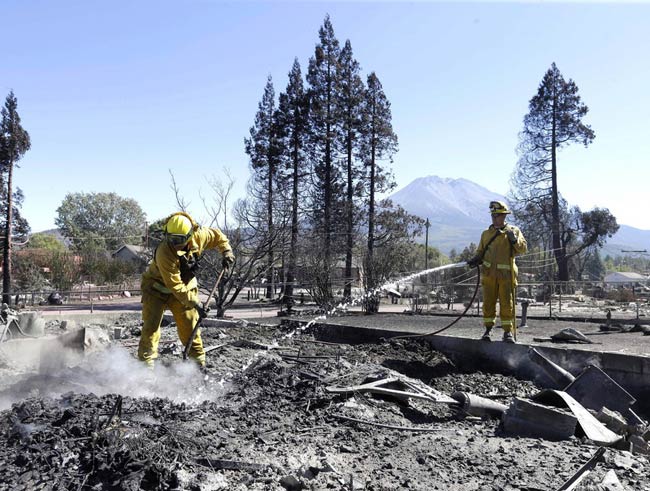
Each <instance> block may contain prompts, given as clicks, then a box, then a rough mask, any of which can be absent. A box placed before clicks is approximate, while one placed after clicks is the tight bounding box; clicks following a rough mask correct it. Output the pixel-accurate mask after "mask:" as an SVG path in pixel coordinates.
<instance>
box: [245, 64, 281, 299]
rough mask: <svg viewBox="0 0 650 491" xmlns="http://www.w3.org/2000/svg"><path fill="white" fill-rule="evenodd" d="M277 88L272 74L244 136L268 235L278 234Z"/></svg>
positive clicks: (269, 288) (270, 280)
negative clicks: (260, 190) (261, 190)
mask: <svg viewBox="0 0 650 491" xmlns="http://www.w3.org/2000/svg"><path fill="white" fill-rule="evenodd" d="M275 118H276V109H275V90H274V88H273V81H272V79H271V76H270V75H269V77H268V79H267V81H266V86H265V87H264V95H263V96H262V100H261V102H260V103H259V105H258V111H257V114H256V115H255V123H254V125H253V126H252V127H251V129H250V135H251V136H250V138H247V139H245V140H244V143H245V148H246V153H247V154H248V156H249V158H250V163H251V168H252V170H253V176H254V179H255V180H257V182H259V183H262V185H263V187H264V193H263V194H264V199H265V202H266V223H267V232H268V235H269V237H274V236H275V225H274V223H273V215H274V208H273V200H274V184H275V180H276V178H277V171H278V161H279V152H280V150H279V147H278V142H277V125H276V122H275ZM274 247H275V244H274V242H273V241H271V242H269V249H268V253H267V258H268V259H267V268H268V269H267V279H268V284H267V289H266V296H267V298H271V297H272V295H273V292H272V289H273V284H274V276H273V270H274V267H275V257H274Z"/></svg>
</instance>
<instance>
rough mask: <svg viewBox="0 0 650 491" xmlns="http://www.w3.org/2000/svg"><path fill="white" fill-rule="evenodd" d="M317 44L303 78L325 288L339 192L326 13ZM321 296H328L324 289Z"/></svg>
mask: <svg viewBox="0 0 650 491" xmlns="http://www.w3.org/2000/svg"><path fill="white" fill-rule="evenodd" d="M318 35H319V40H320V42H319V44H317V45H316V49H315V53H314V56H313V57H312V58H310V60H309V69H308V72H307V82H308V83H309V93H310V116H311V117H310V134H311V143H310V146H311V153H312V161H313V166H314V172H313V186H312V190H313V195H312V213H313V216H312V220H313V227H314V232H315V233H317V234H321V236H322V239H321V240H318V241H317V243H320V244H322V247H323V255H322V257H323V264H324V268H323V271H322V275H323V276H324V277H323V278H321V280H322V284H323V285H324V288H325V289H326V290H329V289H330V284H331V281H330V276H329V275H330V266H331V263H332V255H333V249H332V238H333V236H334V234H335V233H336V230H337V228H338V227H339V226H340V224H341V220H339V219H338V218H340V214H341V210H342V203H341V201H340V200H341V196H342V195H343V193H342V190H343V186H342V180H341V173H340V169H339V168H338V166H337V161H336V145H335V144H336V141H337V136H338V133H339V131H340V126H339V124H338V121H337V113H338V105H339V90H340V82H339V56H340V48H339V42H338V40H337V39H336V37H335V36H334V29H333V27H332V23H331V22H330V19H329V16H326V17H325V21H324V23H323V25H322V27H321V28H320V29H319V32H318ZM324 296H328V294H327V293H324Z"/></svg>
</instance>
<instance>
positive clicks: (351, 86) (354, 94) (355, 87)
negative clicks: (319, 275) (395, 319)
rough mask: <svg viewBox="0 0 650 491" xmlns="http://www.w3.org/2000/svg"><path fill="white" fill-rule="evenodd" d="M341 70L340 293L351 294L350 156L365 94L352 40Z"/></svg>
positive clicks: (353, 176) (352, 183)
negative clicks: (342, 184) (343, 181)
mask: <svg viewBox="0 0 650 491" xmlns="http://www.w3.org/2000/svg"><path fill="white" fill-rule="evenodd" d="M339 70H340V75H339V78H340V86H341V91H340V94H341V96H340V102H339V104H340V105H339V116H338V119H339V120H340V121H341V124H342V132H341V147H342V150H343V153H344V155H345V158H344V159H345V164H344V170H345V179H346V200H345V237H346V247H345V273H344V274H345V287H344V289H343V295H344V296H345V297H346V298H350V296H351V291H352V284H351V281H352V250H353V245H354V230H355V216H354V215H355V213H354V211H355V195H356V194H358V193H356V192H355V181H356V180H358V173H359V171H358V170H357V168H356V165H355V162H354V159H353V156H354V155H355V154H356V153H358V146H359V133H360V128H361V107H362V106H361V104H362V102H363V97H364V90H365V88H364V86H363V81H362V80H361V76H360V75H359V72H360V71H361V69H360V67H359V63H358V62H357V60H355V59H354V56H353V54H352V44H351V43H350V41H349V40H347V41H346V42H345V46H344V47H343V49H342V50H341V56H340V58H339Z"/></svg>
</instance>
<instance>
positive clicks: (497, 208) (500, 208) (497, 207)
mask: <svg viewBox="0 0 650 491" xmlns="http://www.w3.org/2000/svg"><path fill="white" fill-rule="evenodd" d="M490 213H492V214H493V215H507V214H508V213H510V209H509V208H508V205H506V204H505V203H504V202H503V201H490Z"/></svg>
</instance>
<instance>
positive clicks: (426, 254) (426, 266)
mask: <svg viewBox="0 0 650 491" xmlns="http://www.w3.org/2000/svg"><path fill="white" fill-rule="evenodd" d="M424 226H425V227H426V229H427V233H426V235H425V236H424V269H425V270H427V269H429V227H430V226H431V222H430V221H429V219H428V218H427V221H426V222H425V223H424Z"/></svg>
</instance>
